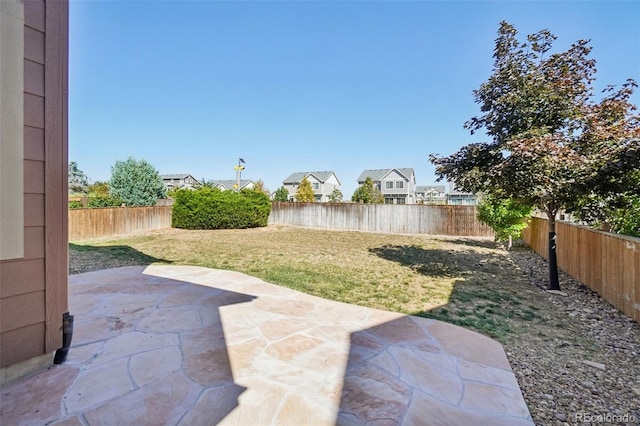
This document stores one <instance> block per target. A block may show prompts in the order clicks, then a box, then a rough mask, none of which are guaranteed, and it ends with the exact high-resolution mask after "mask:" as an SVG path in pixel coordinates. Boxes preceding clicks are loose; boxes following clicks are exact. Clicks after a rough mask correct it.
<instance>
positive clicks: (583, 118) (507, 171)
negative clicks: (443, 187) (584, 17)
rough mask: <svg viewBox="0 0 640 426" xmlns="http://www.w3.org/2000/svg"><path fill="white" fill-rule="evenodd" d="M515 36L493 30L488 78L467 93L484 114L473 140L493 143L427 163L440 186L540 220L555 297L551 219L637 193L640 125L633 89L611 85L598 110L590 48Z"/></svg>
mask: <svg viewBox="0 0 640 426" xmlns="http://www.w3.org/2000/svg"><path fill="white" fill-rule="evenodd" d="M516 35H517V31H516V29H515V28H514V27H513V26H511V25H510V24H508V23H506V22H502V23H501V24H500V29H499V30H498V37H497V39H496V47H495V50H494V60H495V62H494V68H493V73H492V75H491V76H490V77H489V79H488V80H487V81H486V82H485V83H483V84H482V85H481V86H480V88H479V89H478V90H475V91H474V92H473V95H474V98H475V101H476V102H477V103H479V104H480V110H481V111H482V113H483V114H482V115H480V116H478V117H473V118H472V119H471V120H469V121H468V122H467V123H465V128H467V129H469V130H470V131H471V133H472V134H473V133H474V132H475V131H477V130H480V129H485V131H486V133H487V135H488V136H489V137H490V138H491V139H492V141H491V142H486V143H474V144H470V145H467V146H464V147H462V148H461V149H460V150H459V151H458V152H456V153H454V154H452V155H450V156H448V157H439V156H437V155H433V154H432V155H431V156H430V160H431V161H432V162H433V163H434V164H435V165H436V174H437V175H438V178H439V180H441V179H443V178H444V177H447V178H449V179H450V180H453V181H455V182H456V185H457V186H458V187H459V188H461V189H462V190H465V191H469V192H484V193H487V194H491V195H493V196H495V197H496V198H497V199H509V198H511V199H517V200H519V201H521V202H522V203H524V204H527V205H529V206H536V207H538V208H539V209H540V210H542V211H543V212H544V213H545V214H546V215H547V217H548V219H549V289H552V290H558V289H559V288H560V286H559V282H558V269H557V263H556V234H555V218H556V214H557V213H558V212H560V211H561V210H566V211H569V212H571V211H576V210H577V209H579V206H580V201H581V200H582V199H584V197H587V196H589V194H595V195H597V196H599V197H606V196H607V195H608V194H617V193H620V192H625V191H629V190H631V191H633V192H634V193H638V191H640V187H637V186H636V187H635V188H632V186H631V184H632V181H631V179H630V176H631V175H632V173H631V172H632V171H633V170H634V169H637V168H638V164H640V126H639V125H638V123H639V121H640V118H639V117H638V116H637V115H635V116H634V115H633V114H632V112H633V111H634V110H635V106H634V105H632V104H631V103H630V102H629V99H630V97H631V95H632V94H633V91H634V89H635V87H636V83H635V82H634V81H633V80H628V81H627V82H626V83H625V84H623V85H622V87H621V88H620V89H618V90H615V89H614V88H613V87H611V86H610V87H608V88H607V89H606V91H605V95H604V97H603V98H602V99H601V100H600V101H599V102H595V101H594V100H593V88H592V86H593V81H594V79H595V78H594V75H595V72H596V70H595V60H593V59H590V58H589V53H590V51H591V48H590V47H589V46H588V42H587V41H584V40H580V41H578V42H576V43H574V44H573V45H572V46H571V47H570V48H569V49H568V50H567V51H565V52H561V53H556V54H550V55H549V54H548V52H549V50H550V49H551V46H552V44H553V41H554V40H555V38H556V37H555V36H554V35H553V34H551V33H550V32H549V31H548V30H542V31H539V32H538V33H535V34H532V35H529V36H528V37H527V41H526V42H522V43H521V42H519V41H518V40H517V38H516ZM630 188H631V189H630Z"/></svg>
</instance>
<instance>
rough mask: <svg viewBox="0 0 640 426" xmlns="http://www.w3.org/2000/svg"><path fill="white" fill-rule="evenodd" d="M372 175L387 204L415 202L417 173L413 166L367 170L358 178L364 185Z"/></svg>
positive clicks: (359, 182)
mask: <svg viewBox="0 0 640 426" xmlns="http://www.w3.org/2000/svg"><path fill="white" fill-rule="evenodd" d="M368 177H370V178H371V179H372V180H373V185H374V188H376V189H377V190H378V191H380V192H381V193H382V195H383V196H384V202H385V204H415V203H416V175H415V172H414V171H413V168H405V169H376V170H365V171H363V172H362V174H360V177H359V178H358V185H362V184H363V183H364V182H365V180H366V179H367V178H368Z"/></svg>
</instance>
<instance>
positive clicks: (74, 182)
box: [68, 161, 89, 195]
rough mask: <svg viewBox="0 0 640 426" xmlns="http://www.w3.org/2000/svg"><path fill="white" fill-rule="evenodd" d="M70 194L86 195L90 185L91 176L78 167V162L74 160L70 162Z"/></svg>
mask: <svg viewBox="0 0 640 426" xmlns="http://www.w3.org/2000/svg"><path fill="white" fill-rule="evenodd" d="M68 183H69V189H68V190H69V195H71V194H79V195H86V194H87V188H88V186H89V178H88V177H87V175H86V174H85V173H84V172H83V171H82V170H80V169H79V168H78V163H76V162H75V161H72V162H70V163H69V177H68Z"/></svg>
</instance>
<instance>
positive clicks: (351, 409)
mask: <svg viewBox="0 0 640 426" xmlns="http://www.w3.org/2000/svg"><path fill="white" fill-rule="evenodd" d="M70 309H71V313H72V314H74V315H75V316H76V320H75V332H74V338H73V344H72V348H71V351H70V353H69V358H68V360H67V362H66V363H65V364H64V365H61V366H55V367H53V368H51V369H49V370H47V371H44V372H41V373H40V374H38V375H36V376H33V377H30V378H27V379H23V380H21V381H18V382H15V383H13V384H10V385H8V386H6V387H4V388H3V390H2V402H1V407H2V409H1V417H0V420H2V423H3V424H5V423H6V424H28V423H31V424H33V423H39V424H46V423H49V422H51V423H53V422H57V421H64V423H65V424H96V425H111V424H154V425H155V424H179V425H192V424H208V425H209V424H218V423H222V424H239V425H264V424H273V425H275V424H277V425H285V424H292V425H330V424H336V423H338V424H362V423H366V422H368V421H376V420H378V421H383V422H386V423H388V424H400V423H403V422H404V423H405V424H415V423H416V422H418V423H420V422H423V421H426V420H433V419H434V417H433V416H440V417H439V418H438V420H437V421H435V420H434V421H435V423H440V424H454V423H456V422H458V420H460V419H463V420H464V419H470V418H478V419H480V420H483V419H484V420H486V421H491V422H492V424H499V423H503V424H517V423H520V424H531V421H530V417H529V414H528V411H527V409H526V405H525V403H524V400H523V398H522V396H521V394H520V391H519V389H518V387H517V384H515V385H514V383H516V382H515V378H514V376H513V373H512V372H511V370H510V369H509V366H508V362H507V361H506V357H505V355H504V352H503V351H502V347H501V346H500V345H499V344H498V343H497V342H495V341H493V340H491V339H489V338H487V337H484V336H480V335H478V334H476V333H472V332H470V331H468V330H465V329H462V328H459V327H456V326H452V325H449V324H445V323H441V322H438V321H433V320H430V319H425V318H417V317H407V316H405V315H401V314H398V313H392V312H385V311H379V310H374V309H369V308H364V307H359V306H353V305H347V304H343V303H338V302H332V301H328V300H325V299H320V298H318V297H314V296H310V295H306V294H303V293H299V292H296V291H293V290H290V289H287V288H284V287H280V286H276V285H273V284H268V283H265V282H263V281H261V280H259V279H257V278H253V277H250V276H247V275H244V274H241V273H237V272H231V271H221V270H213V269H207V268H202V267H193V266H171V265H150V266H147V267H144V266H142V267H141V266H138V267H125V268H118V269H111V270H104V271H98V272H91V273H86V274H80V275H74V276H71V277H70ZM487 395H488V397H485V396H487ZM469 416H471V417H469Z"/></svg>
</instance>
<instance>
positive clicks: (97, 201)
mask: <svg viewBox="0 0 640 426" xmlns="http://www.w3.org/2000/svg"><path fill="white" fill-rule="evenodd" d="M121 205H122V200H121V199H120V198H116V197H109V196H96V197H89V202H88V203H87V207H90V208H97V207H120V206H121Z"/></svg>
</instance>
